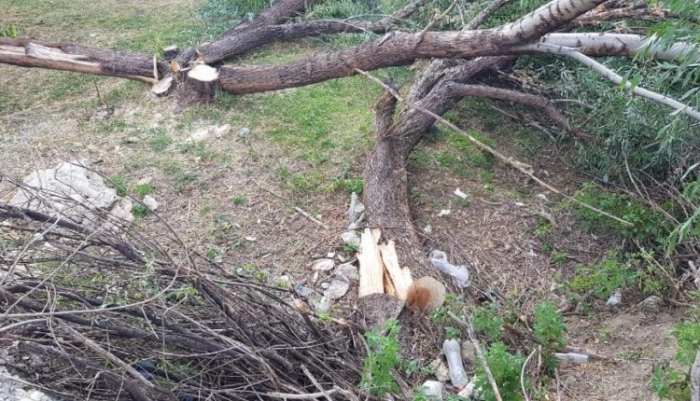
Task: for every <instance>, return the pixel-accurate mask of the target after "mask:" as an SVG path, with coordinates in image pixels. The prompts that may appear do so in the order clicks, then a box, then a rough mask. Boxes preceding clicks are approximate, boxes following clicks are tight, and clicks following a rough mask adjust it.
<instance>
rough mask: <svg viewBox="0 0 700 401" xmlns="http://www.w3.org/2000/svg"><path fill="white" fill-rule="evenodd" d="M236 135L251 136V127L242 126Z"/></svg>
mask: <svg viewBox="0 0 700 401" xmlns="http://www.w3.org/2000/svg"><path fill="white" fill-rule="evenodd" d="M236 135H238V136H239V137H241V138H248V137H249V136H250V128H245V127H244V128H241V129H239V130H238V132H237V133H236Z"/></svg>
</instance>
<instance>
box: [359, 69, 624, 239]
mask: <svg viewBox="0 0 700 401" xmlns="http://www.w3.org/2000/svg"><path fill="white" fill-rule="evenodd" d="M355 71H356V72H357V73H358V74H362V75H364V76H365V77H367V78H369V79H370V80H372V81H374V82H376V83H377V84H378V85H380V86H382V87H383V88H384V89H386V90H387V91H389V92H390V93H391V94H392V95H394V96H395V97H396V99H398V100H399V101H401V102H404V98H403V97H401V95H399V93H398V92H396V91H395V90H394V89H393V88H391V87H389V86H388V85H386V84H384V83H383V82H382V81H381V80H379V79H378V78H376V77H374V76H373V75H372V74H370V73H368V72H366V71H362V70H359V69H355ZM407 106H408V107H409V108H412V109H415V110H418V111H420V112H422V113H425V114H427V115H429V116H431V117H433V118H434V119H435V120H436V121H439V122H440V123H442V124H444V125H445V126H447V127H449V128H451V129H452V130H454V131H455V132H457V133H459V134H461V135H462V136H464V137H465V138H467V139H468V140H469V141H471V142H472V143H473V144H474V145H476V146H477V147H478V148H479V149H481V150H484V151H486V152H488V153H491V154H492V155H494V156H495V157H496V158H498V159H499V160H501V161H502V162H504V163H505V164H507V165H509V166H511V167H513V168H515V169H516V170H518V171H520V172H521V173H523V174H525V175H527V176H528V177H530V179H532V180H533V181H535V182H536V183H537V184H539V185H540V186H541V187H543V188H545V189H547V190H549V191H551V192H554V193H555V194H557V195H560V196H562V197H564V198H566V199H568V200H570V201H571V202H573V203H575V204H577V205H580V206H582V207H585V208H586V209H589V210H592V211H594V212H596V213H598V214H601V215H603V216H606V217H608V218H611V219H613V220H615V221H617V222H619V223H622V224H624V225H627V226H632V225H633V224H632V223H630V222H629V221H627V220H623V219H621V218H619V217H617V216H614V215H612V214H610V213H608V212H605V211H603V210H600V209H598V208H596V207H593V206H591V205H589V204H587V203H584V202H581V201H580V200H578V199H576V198H574V197H573V196H570V195H567V194H565V193H563V192H562V191H560V190H558V189H556V188H554V187H553V186H551V185H550V184H548V183H546V182H544V181H542V180H541V179H539V178H537V177H536V176H535V175H534V174H533V172H532V167H531V166H529V165H527V164H525V163H522V162H519V161H517V160H514V159H513V158H510V157H506V156H505V155H503V154H502V153H500V152H498V151H497V150H496V149H493V148H492V147H490V146H488V145H486V144H485V143H483V142H481V141H480V140H478V139H477V138H476V137H474V136H473V135H470V134H469V133H467V132H465V131H464V130H462V129H461V128H459V127H457V126H456V125H454V124H452V123H451V122H449V121H447V120H446V119H444V118H442V117H441V116H439V115H437V114H435V113H433V112H432V111H430V110H427V109H424V108H422V107H419V106H416V105H413V104H409V105H407Z"/></svg>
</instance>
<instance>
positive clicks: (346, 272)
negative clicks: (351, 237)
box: [337, 263, 360, 281]
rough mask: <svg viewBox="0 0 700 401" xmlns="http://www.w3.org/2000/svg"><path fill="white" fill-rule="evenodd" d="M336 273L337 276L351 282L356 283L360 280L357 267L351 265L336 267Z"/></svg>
mask: <svg viewBox="0 0 700 401" xmlns="http://www.w3.org/2000/svg"><path fill="white" fill-rule="evenodd" d="M337 272H338V274H342V275H343V276H345V277H347V278H348V279H350V280H353V281H358V280H359V279H360V273H359V271H358V269H357V266H355V265H353V264H352V263H343V264H342V265H340V266H338V270H337Z"/></svg>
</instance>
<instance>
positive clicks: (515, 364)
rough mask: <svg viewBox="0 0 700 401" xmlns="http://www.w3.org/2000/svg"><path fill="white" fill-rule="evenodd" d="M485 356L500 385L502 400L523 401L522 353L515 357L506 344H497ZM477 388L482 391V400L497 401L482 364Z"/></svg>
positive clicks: (479, 367)
mask: <svg viewBox="0 0 700 401" xmlns="http://www.w3.org/2000/svg"><path fill="white" fill-rule="evenodd" d="M484 354H485V357H486V362H487V363H488V366H489V368H490V369H491V373H492V374H493V378H494V380H496V383H498V390H499V391H500V393H501V396H502V398H503V399H504V400H509V401H518V400H522V398H523V393H522V391H521V385H520V370H521V369H522V367H523V363H525V358H524V357H523V356H522V354H521V353H520V351H518V352H517V353H516V354H515V355H513V354H511V353H510V352H508V348H507V347H506V346H505V344H503V343H500V342H497V343H493V344H491V346H490V347H489V349H488V351H487V352H484ZM526 384H527V381H526ZM476 388H480V389H481V398H482V399H483V400H484V401H495V400H496V396H495V395H494V393H493V389H492V388H491V384H490V382H489V379H488V377H487V375H486V371H485V370H484V368H483V366H482V365H481V364H479V365H478V366H477V369H476Z"/></svg>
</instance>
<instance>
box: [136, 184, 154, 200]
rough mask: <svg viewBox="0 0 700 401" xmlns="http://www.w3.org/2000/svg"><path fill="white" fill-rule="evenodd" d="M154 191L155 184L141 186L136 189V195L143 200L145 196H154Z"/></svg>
mask: <svg viewBox="0 0 700 401" xmlns="http://www.w3.org/2000/svg"><path fill="white" fill-rule="evenodd" d="M153 189H154V188H153V184H140V185H137V186H135V187H134V194H135V195H136V196H137V197H138V198H139V199H143V197H144V196H146V195H150V194H152V193H153Z"/></svg>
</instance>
